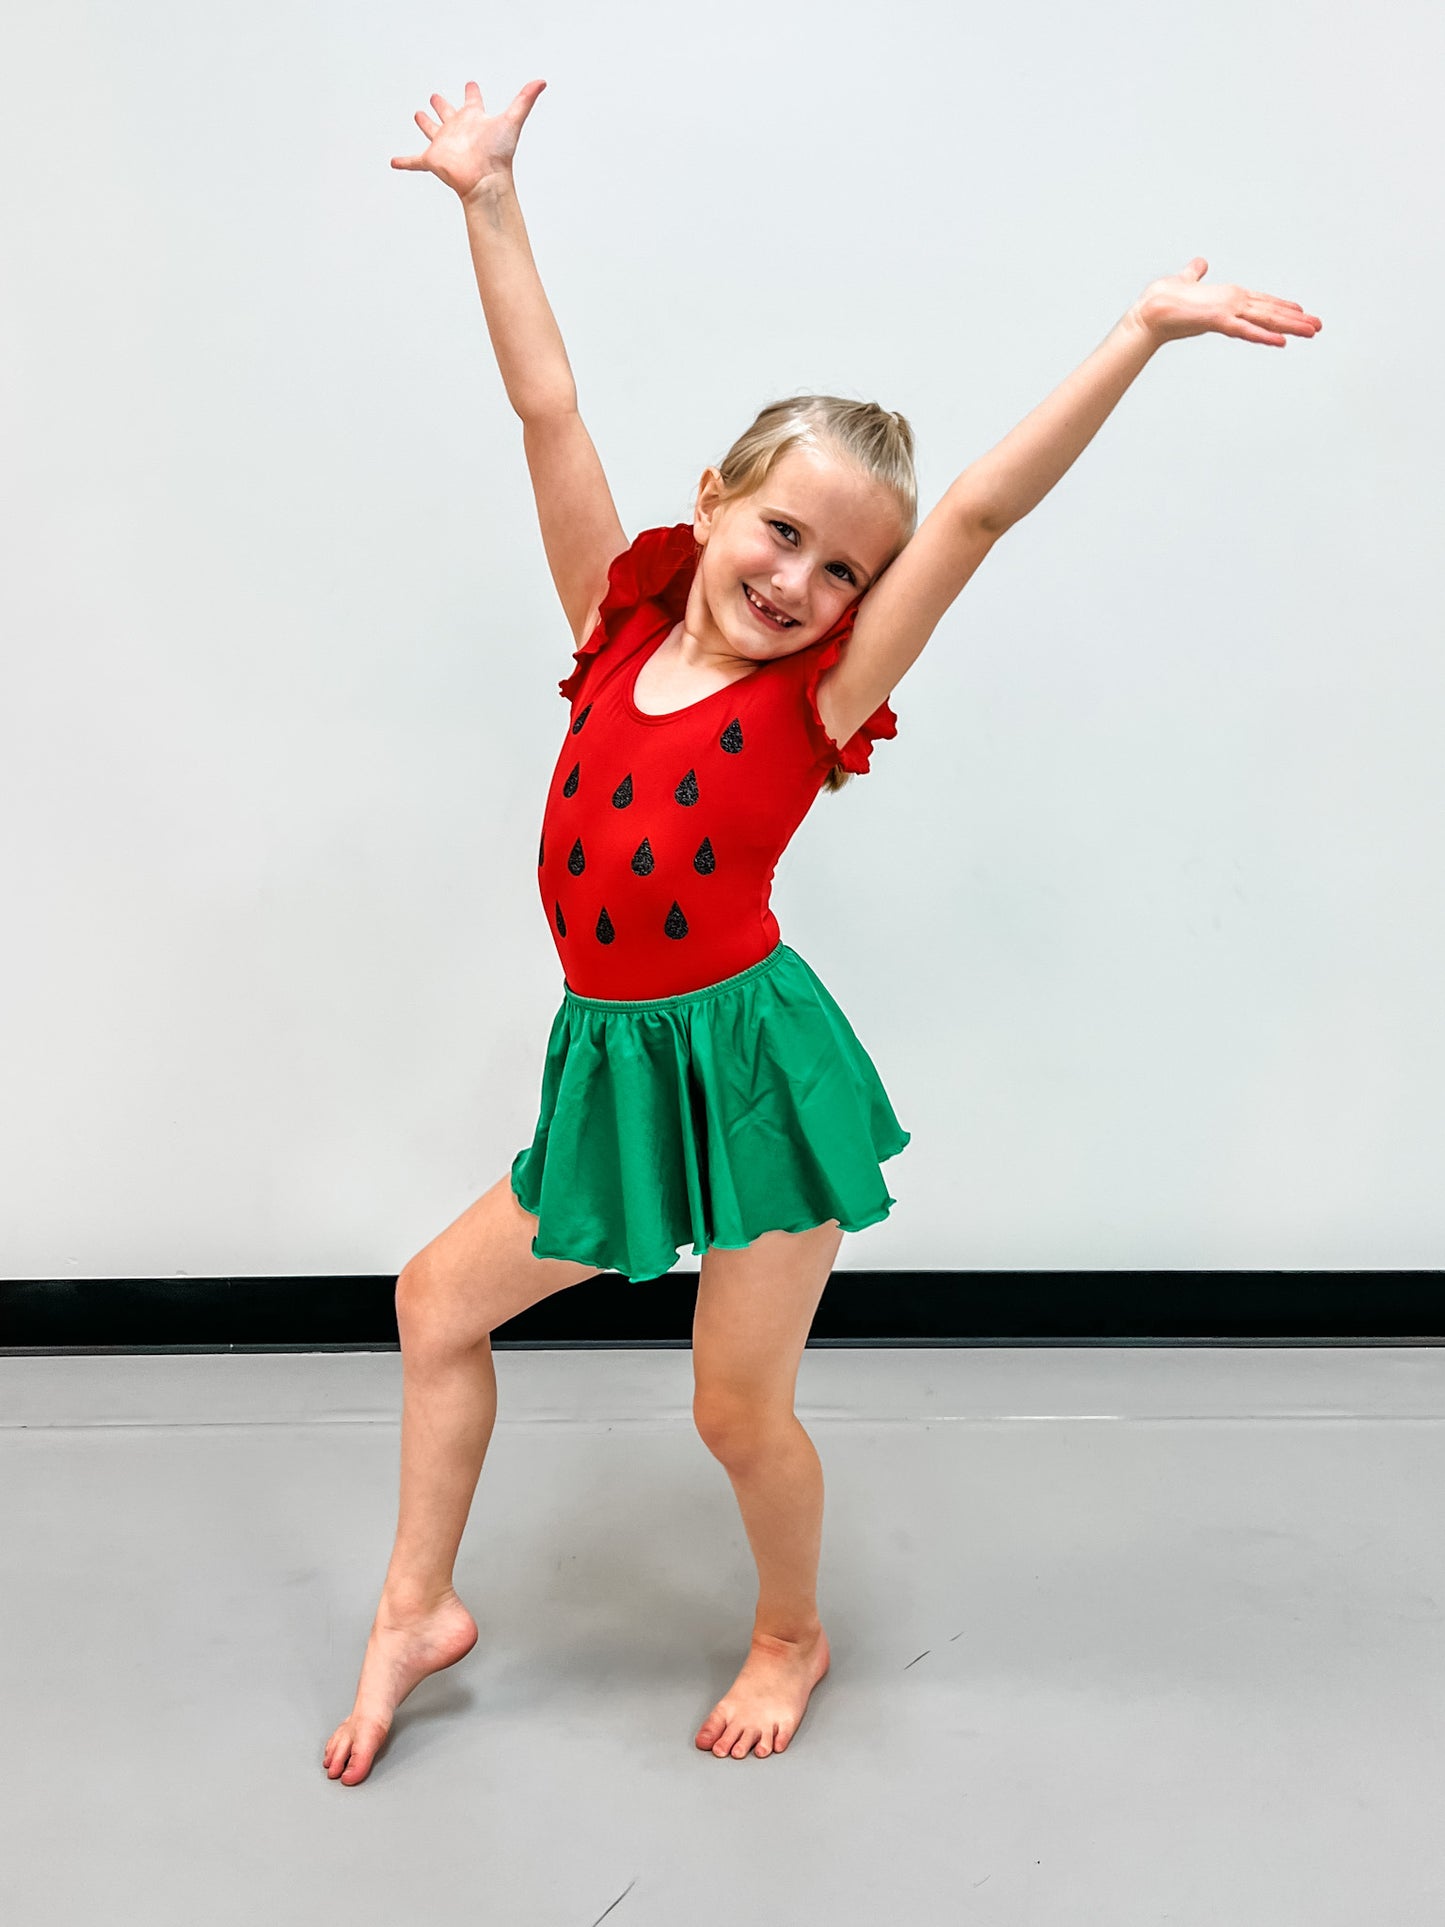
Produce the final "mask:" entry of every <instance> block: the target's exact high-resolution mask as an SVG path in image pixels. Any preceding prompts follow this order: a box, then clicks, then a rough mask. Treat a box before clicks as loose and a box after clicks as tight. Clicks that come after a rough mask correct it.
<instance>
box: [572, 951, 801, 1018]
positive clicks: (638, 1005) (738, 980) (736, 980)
mask: <svg viewBox="0 0 1445 1927" xmlns="http://www.w3.org/2000/svg"><path fill="white" fill-rule="evenodd" d="M787 949H788V946H787V945H786V944H785V943H776V944H774V945H773V947H772V949H771V950H770V951H769V952H768V954H767V956H766V957H761V958H759V960H758V961H757V963H755V964H749V965H748V967H747V969H746V970H739V971H737V972H735V973H734V975H733V976H731V977H722V978H719V980H718V981H717V983H715V984H703V985H702V986H701V987H700V988H699V989H697V990H679V991H676V992H675V993H674V994H673V995H672V996H670V997H583V996H580V995H579V994H578V992H577V991H575V990H574V989H573V988H572V986H571V985H570V984H569V983H565V982H564V984H563V986H562V994H563V996H564V998H565V999H566V1001H567V1002H568V1003H569V1004H580V1005H582V1007H583V1008H584V1009H586V1010H675V1009H676V1008H677V1006H678V1005H679V1004H695V1003H699V1002H700V1001H701V1000H702V999H703V998H705V997H719V996H721V995H722V993H723V992H724V991H725V990H735V989H736V988H737V987H738V985H739V984H745V983H747V982H748V981H749V980H750V979H751V978H753V977H761V976H763V975H764V973H765V972H767V971H769V970H772V969H774V968H776V966H777V965H778V964H779V963H780V962H781V961H782V957H783V953H784V951H786V950H787ZM789 954H791V953H789Z"/></svg>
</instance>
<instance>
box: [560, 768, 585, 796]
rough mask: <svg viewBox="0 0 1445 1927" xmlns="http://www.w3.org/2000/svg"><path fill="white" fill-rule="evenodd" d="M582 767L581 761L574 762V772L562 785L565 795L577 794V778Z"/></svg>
mask: <svg viewBox="0 0 1445 1927" xmlns="http://www.w3.org/2000/svg"><path fill="white" fill-rule="evenodd" d="M581 769H582V765H581V764H580V763H574V764H573V765H572V773H571V775H570V776H569V777H568V778H567V781H566V782H565V783H564V784H563V785H562V794H563V795H564V796H575V795H576V794H577V778H578V775H579V774H580V772H581Z"/></svg>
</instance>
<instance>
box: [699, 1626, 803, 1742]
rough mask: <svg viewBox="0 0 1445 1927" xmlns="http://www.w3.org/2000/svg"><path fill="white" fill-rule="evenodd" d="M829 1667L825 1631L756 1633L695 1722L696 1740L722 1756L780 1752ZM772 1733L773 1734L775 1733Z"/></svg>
mask: <svg viewBox="0 0 1445 1927" xmlns="http://www.w3.org/2000/svg"><path fill="white" fill-rule="evenodd" d="M827 1670H828V1635H827V1634H826V1633H825V1632H824V1631H823V1628H822V1627H821V1626H820V1627H819V1628H818V1631H817V1634H816V1635H815V1637H814V1638H812V1639H810V1640H796V1639H776V1638H774V1637H773V1635H772V1634H771V1633H754V1634H753V1643H752V1647H751V1650H750V1651H749V1653H748V1656H747V1658H746V1659H745V1660H744V1661H743V1670H742V1671H741V1672H740V1673H739V1674H738V1676H737V1678H736V1679H735V1680H734V1681H733V1683H732V1685H731V1686H730V1687H729V1688H728V1690H727V1691H726V1692H725V1693H724V1694H723V1696H722V1698H721V1699H720V1700H719V1701H718V1703H717V1705H716V1706H715V1707H714V1708H713V1710H712V1711H711V1713H709V1714H708V1716H707V1718H706V1719H705V1720H704V1721H703V1723H702V1725H701V1726H700V1727H699V1728H698V1731H697V1738H696V1740H695V1741H694V1745H696V1746H697V1747H699V1748H700V1749H701V1750H702V1751H703V1752H710V1753H715V1754H716V1755H717V1757H718V1758H719V1759H720V1760H722V1759H726V1758H727V1756H728V1755H729V1754H731V1755H732V1757H733V1759H735V1760H744V1759H746V1758H747V1756H748V1754H749V1753H751V1752H752V1750H753V1746H754V1744H756V1746H757V1749H758V1758H759V1759H760V1760H761V1759H765V1758H766V1757H767V1755H768V1754H769V1753H781V1752H782V1751H783V1748H784V1747H785V1746H786V1745H787V1744H788V1741H789V1740H790V1739H792V1737H793V1735H794V1733H795V1732H796V1731H797V1729H798V1727H799V1726H800V1725H801V1724H802V1719H803V1714H804V1713H805V1711H806V1710H807V1706H808V1700H809V1698H810V1697H811V1695H812V1691H813V1688H814V1687H815V1686H816V1685H817V1684H818V1681H819V1680H820V1679H821V1678H822V1677H823V1675H824V1673H826V1672H827ZM775 1735H776V1739H775V1738H774V1736H775Z"/></svg>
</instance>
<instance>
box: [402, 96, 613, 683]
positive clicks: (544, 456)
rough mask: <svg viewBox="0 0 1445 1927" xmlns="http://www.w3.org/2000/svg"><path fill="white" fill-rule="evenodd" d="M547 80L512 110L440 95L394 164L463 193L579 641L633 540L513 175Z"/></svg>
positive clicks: (499, 352)
mask: <svg viewBox="0 0 1445 1927" xmlns="http://www.w3.org/2000/svg"><path fill="white" fill-rule="evenodd" d="M546 84H547V83H546V81H545V80H529V81H528V82H527V84H526V86H525V87H523V88H522V89H521V91H520V92H519V93H518V94H517V97H516V99H515V100H513V102H512V104H511V106H510V107H508V108H507V110H506V112H505V113H502V114H492V115H489V114H488V113H487V112H486V110H485V108H484V106H483V104H482V95H481V89H480V88H479V87H478V86H477V83H476V82H475V81H474V80H469V81H468V82H467V84H466V93H465V96H464V101H463V105H462V106H460V107H453V106H452V105H451V103H450V101H448V100H446V99H444V98H443V96H442V95H441V94H433V95H432V96H431V104H432V106H433V107H434V108H435V109H436V111H437V113H438V115H440V119H439V120H434V119H433V118H432V116H431V115H430V114H427V113H425V112H424V111H418V113H417V115H416V124H417V126H418V127H419V128H420V129H421V131H422V132H423V133H424V134H425V135H426V137H427V140H428V142H429V143H430V145H429V146H428V147H427V149H426V151H425V153H422V154H411V155H396V156H394V157H393V159H392V163H391V164H392V166H393V167H396V168H410V169H415V170H424V171H425V172H427V173H430V174H435V175H436V176H437V178H438V179H439V180H442V181H445V182H446V184H447V186H448V187H450V188H451V189H453V191H454V192H455V193H456V194H457V196H458V197H459V199H460V200H461V203H462V208H463V211H464V213H465V216H466V223H467V239H468V241H469V242H470V244H471V251H472V265H473V266H474V268H475V269H476V275H477V291H478V293H479V294H480V295H481V298H482V312H483V314H484V315H485V316H486V321H487V331H488V333H489V334H490V336H491V339H492V348H493V350H494V352H495V354H496V357H497V366H498V368H499V369H500V371H501V376H502V382H503V384H504V386H505V388H506V390H507V399H508V401H510V402H511V404H512V407H513V408H514V409H515V411H516V413H517V415H518V417H519V418H520V420H521V423H522V446H523V448H524V449H525V451H526V456H527V467H528V470H529V472H530V474H531V477H532V493H533V495H534V496H535V498H536V503H537V519H538V522H539V523H540V525H541V529H542V546H543V548H544V549H545V550H546V554H547V565H548V567H549V568H550V569H551V571H552V580H553V582H554V583H555V584H556V585H557V594H558V596H559V597H560V598H561V602H562V607H563V609H564V610H565V611H566V615H567V621H568V624H569V626H570V627H571V629H572V632H573V634H574V635H575V636H576V637H577V640H578V643H579V645H580V644H581V643H582V642H583V641H585V640H586V636H587V632H588V631H589V630H590V628H591V627H592V624H593V621H594V620H595V612H596V607H597V605H598V604H599V603H600V602H601V600H602V597H603V595H604V594H605V593H606V589H607V567H608V564H609V563H610V562H611V561H612V560H613V558H614V557H616V556H618V555H620V554H621V553H622V551H623V550H624V549H625V548H626V547H627V536H626V534H625V532H624V530H623V527H622V523H621V520H620V519H619V517H618V514H617V508H616V505H615V503H614V502H613V500H612V491H611V489H610V488H609V487H608V485H607V477H606V475H605V474H604V473H603V470H602V463H601V461H600V460H599V459H598V455H597V450H596V449H595V448H594V447H593V444H592V438H591V436H590V435H589V434H588V433H587V430H586V428H585V427H584V426H583V423H582V418H581V416H580V415H579V414H578V412H577V385H576V382H575V381H574V380H573V378H572V368H571V364H570V363H569V361H568V360H567V350H566V348H565V347H564V346H563V344H562V334H561V330H560V329H559V328H558V326H557V320H556V317H555V315H554V314H553V313H552V309H551V306H550V304H549V303H548V300H547V296H546V294H545V293H544V291H543V288H542V279H541V276H540V275H539V274H538V272H537V264H536V262H535V261H534V260H533V258H532V248H531V244H530V242H529V241H528V238H527V229H526V225H525V223H524V222H523V220H522V210H521V208H520V206H519V205H518V202H517V194H516V188H515V185H514V183H513V179H512V159H513V156H514V154H515V153H516V148H517V139H518V136H519V135H520V133H521V131H522V125H523V122H524V121H525V120H526V118H527V116H528V114H529V113H530V112H531V111H532V106H533V103H534V102H535V101H536V99H537V96H538V94H540V93H541V91H542V89H543V88H544V87H545V86H546Z"/></svg>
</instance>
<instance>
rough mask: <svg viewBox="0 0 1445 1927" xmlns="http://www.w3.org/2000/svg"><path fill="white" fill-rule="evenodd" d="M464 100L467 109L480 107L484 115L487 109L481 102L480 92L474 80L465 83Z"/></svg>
mask: <svg viewBox="0 0 1445 1927" xmlns="http://www.w3.org/2000/svg"><path fill="white" fill-rule="evenodd" d="M466 99H467V105H468V107H480V108H481V110H482V112H483V113H486V111H487V109H486V106H485V104H484V102H483V100H482V90H481V88H480V87H479V86H478V85H477V83H476V82H475V81H474V80H469V81H468V82H467V88H466Z"/></svg>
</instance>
